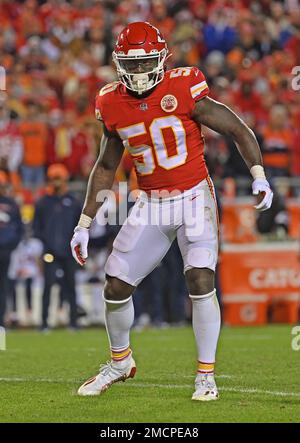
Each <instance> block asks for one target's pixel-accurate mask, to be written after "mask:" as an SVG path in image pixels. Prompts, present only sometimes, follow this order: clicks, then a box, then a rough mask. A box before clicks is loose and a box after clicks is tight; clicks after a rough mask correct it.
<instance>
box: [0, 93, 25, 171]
mask: <svg viewBox="0 0 300 443" xmlns="http://www.w3.org/2000/svg"><path fill="white" fill-rule="evenodd" d="M22 157H23V143H22V139H21V137H20V132H19V130H18V126H17V124H16V122H15V121H14V120H12V118H11V115H10V110H9V108H8V106H7V103H6V97H5V96H4V95H1V96H0V168H1V169H3V170H5V171H7V172H8V173H9V174H10V176H13V177H14V176H15V175H16V174H17V173H18V169H19V166H20V164H21V161H22Z"/></svg>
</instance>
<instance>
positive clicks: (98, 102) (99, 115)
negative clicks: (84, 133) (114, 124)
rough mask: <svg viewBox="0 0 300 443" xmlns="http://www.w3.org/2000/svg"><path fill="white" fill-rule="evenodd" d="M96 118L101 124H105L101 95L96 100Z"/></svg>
mask: <svg viewBox="0 0 300 443" xmlns="http://www.w3.org/2000/svg"><path fill="white" fill-rule="evenodd" d="M95 117H96V119H97V120H99V121H100V122H103V117H102V103H101V96H100V95H99V94H97V95H96V98H95Z"/></svg>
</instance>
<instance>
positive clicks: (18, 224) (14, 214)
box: [0, 196, 23, 258]
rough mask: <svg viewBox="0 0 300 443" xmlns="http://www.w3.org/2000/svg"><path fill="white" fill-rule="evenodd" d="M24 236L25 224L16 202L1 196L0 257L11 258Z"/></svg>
mask: <svg viewBox="0 0 300 443" xmlns="http://www.w3.org/2000/svg"><path fill="white" fill-rule="evenodd" d="M22 235H23V223H22V219H21V215H20V210H19V207H18V205H17V204H16V202H15V201H14V200H13V199H12V198H10V197H6V196H0V257H3V258H4V257H6V256H7V257H9V256H10V254H11V252H12V251H13V250H14V249H15V248H16V247H17V246H18V244H19V242H20V241H21V239H22Z"/></svg>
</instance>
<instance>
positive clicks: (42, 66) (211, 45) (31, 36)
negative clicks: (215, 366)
mask: <svg viewBox="0 0 300 443" xmlns="http://www.w3.org/2000/svg"><path fill="white" fill-rule="evenodd" d="M144 20H148V21H149V22H150V23H152V24H153V25H155V26H156V27H158V28H159V29H160V30H161V32H162V33H163V35H164V36H165V38H166V40H167V42H168V46H169V49H170V52H171V53H172V57H170V58H169V60H168V68H173V67H177V66H191V65H196V66H198V67H200V69H202V70H203V72H204V74H205V75H206V77H207V80H208V83H209V86H210V88H211V97H212V98H215V99H217V100H220V101H221V102H223V103H225V104H227V105H228V106H230V107H231V108H232V109H233V110H235V111H236V112H237V113H238V114H239V115H240V116H241V117H242V118H243V119H244V120H245V121H246V122H247V124H248V125H249V126H250V127H251V128H252V129H253V131H254V132H255V134H256V136H257V138H258V140H259V143H260V146H261V148H262V152H263V156H264V163H265V167H266V170H267V173H268V174H269V176H271V177H297V176H299V174H300V92H299V88H300V78H299V79H298V80H297V77H296V75H297V73H298V74H300V68H299V70H297V68H295V67H297V66H300V1H299V0H282V1H279V0H276V1H273V0H262V1H251V0H206V1H204V0H123V1H119V0H69V1H64V0H48V1H42V0H39V1H38V0H25V1H16V0H10V1H8V0H0V29H1V34H0V67H4V68H5V72H6V91H2V92H1V91H0V182H1V180H2V187H4V188H5V187H6V186H10V196H13V197H14V199H17V202H18V203H19V205H20V207H21V215H22V221H23V222H24V221H25V227H26V229H25V232H24V227H22V226H21V225H22V223H21V221H20V223H21V224H20V223H19V222H16V226H15V228H14V229H16V231H15V232H18V234H17V235H19V241H18V242H17V243H16V244H18V243H19V242H20V241H21V239H22V242H21V244H19V246H18V248H21V249H22V247H25V246H26V245H27V247H28V248H29V251H34V255H35V256H37V257H41V256H43V257H44V260H43V262H44V265H43V266H44V268H43V267H42V266H41V263H39V264H37V263H36V258H35V259H34V260H33V259H30V260H29V261H30V262H31V265H32V263H33V262H34V263H35V264H34V265H32V266H31V265H30V266H29V268H30V272H29V274H30V275H31V274H33V275H34V276H35V275H38V274H39V275H41V276H43V277H44V278H45V272H46V271H45V263H48V264H49V263H52V262H51V260H52V258H53V257H54V261H55V260H56V257H58V256H57V251H56V252H55V253H54V252H53V251H51V250H48V249H49V245H47V247H46V246H45V243H43V238H42V234H41V233H40V232H39V233H38V230H37V224H36V223H37V221H36V220H37V212H36V210H37V208H38V207H39V204H40V201H41V200H42V199H45V198H47V196H51V198H52V197H53V183H52V182H51V180H52V179H53V176H52V179H51V173H50V175H49V174H48V176H47V170H48V171H49V170H50V168H51V165H54V166H55V165H57V164H60V165H61V166H63V167H64V168H65V178H64V179H65V180H67V181H71V182H73V183H74V184H77V185H78V186H77V188H76V189H77V190H78V191H79V194H78V195H79V197H81V198H82V196H83V193H84V190H85V187H86V179H87V177H88V174H89V172H90V170H91V167H92V165H93V163H94V161H95V158H96V156H97V154H98V149H99V141H100V138H101V127H100V126H99V124H98V123H97V122H96V120H95V118H94V97H95V95H96V93H97V91H98V90H99V88H101V87H102V86H103V85H104V84H106V83H107V82H111V81H114V80H116V73H115V69H114V67H113V65H112V61H111V52H112V50H113V45H114V42H115V39H116V36H117V34H118V33H119V32H120V31H121V29H122V28H123V27H124V26H125V25H126V24H127V23H128V22H129V21H130V22H132V21H144ZM0 80H1V79H0ZM2 83H3V82H2ZM297 89H298V91H297ZM205 136H206V158H207V162H208V166H209V169H210V172H211V175H212V176H213V177H214V178H215V179H216V180H218V179H220V180H222V179H226V178H231V177H234V178H235V179H237V178H242V179H243V178H246V179H249V172H248V169H247V168H246V166H245V164H244V162H243V160H242V159H241V158H240V156H239V154H238V153H237V150H236V147H235V146H234V144H233V143H232V140H229V139H226V138H224V137H222V136H220V135H218V134H216V133H214V132H213V131H209V130H206V132H205ZM49 167H50V168H49ZM1 174H2V175H1ZM60 174H62V172H61V171H60ZM131 176H132V163H131V161H130V159H129V158H128V156H126V155H125V156H124V158H123V160H122V164H121V165H120V168H119V170H118V173H117V180H124V179H129V178H130V177H131ZM1 177H2V178H1ZM55 178H56V177H55ZM133 182H134V179H133ZM298 191H299V190H298ZM5 192H6V191H5ZM5 192H4V194H5ZM66 192H67V191H66ZM293 192H294V194H295V195H298V194H299V192H297V189H295V190H294V191H293ZM290 193H291V195H292V192H290ZM3 198H4V197H3ZM5 198H8V197H5ZM10 198H11V197H10ZM64 198H65V197H63V198H62V199H61V200H64ZM68 198H70V199H71V200H72V198H73V197H71V196H70V197H69V196H68V197H67V199H68ZM79 199H80V198H79ZM72 202H73V200H72ZM11 204H13V203H11ZM5 205H7V203H5V202H4V203H3V204H1V207H0V228H1V226H3V223H5V215H3V214H4V213H5ZM74 205H75V206H76V204H75V203H74ZM78 205H79V207H80V205H81V201H80V203H78ZM71 206H72V205H71ZM14 210H16V211H17V209H14ZM50 215H51V214H50ZM16 217H17V216H16ZM16 220H17V218H16ZM34 220H35V221H34ZM1 224H2V225H1ZM34 226H35V227H34ZM70 226H71V224H70ZM19 228H20V230H19ZM21 228H22V229H21ZM2 232H4V231H2ZM70 232H71V231H70ZM114 234H115V233H111V232H102V233H101V234H100V235H99V236H98V237H97V235H96V236H95V248H96V249H97V245H98V246H99V244H100V245H101V248H103V247H104V248H106V249H107V245H109V242H110V241H111V237H112V235H114ZM33 236H34V238H32V237H33ZM68 236H69V234H68V235H66V236H65V237H64V239H63V241H64V242H65V241H66V239H67V240H68V241H69V238H67V237H68ZM0 237H1V235H0ZM2 238H3V234H2ZM61 238H62V237H61ZM51 239H52V238H51ZM29 240H30V241H31V240H34V241H35V240H38V241H40V242H41V243H38V241H37V242H36V243H35V244H31V245H30V246H28V241H29ZM0 242H1V239H0ZM16 244H15V243H14V242H12V243H11V245H14V247H12V246H11V247H10V253H9V254H10V255H11V253H12V251H13V249H14V248H15V247H16ZM24 245H25V246H24ZM62 248H63V246H62ZM101 248H100V249H101ZM108 248H109V246H108ZM50 249H51V248H50ZM173 249H174V250H173V252H171V253H170V254H171V255H172V254H173V256H171V255H170V257H171V258H167V259H166V262H165V263H163V265H162V267H161V268H159V269H158V270H157V271H156V272H157V273H158V275H159V273H161V275H163V273H164V272H167V271H166V269H168V266H170V263H173V265H172V266H175V264H174V263H177V264H176V266H181V263H180V257H179V254H178V251H177V250H176V247H175V246H174V248H173ZM43 254H44V255H43ZM45 254H46V255H45ZM47 254H50V255H49V256H47ZM10 255H9V256H10ZM104 255H105V253H104ZM51 256H52V258H51ZM45 257H46V258H45ZM47 257H48V258H47ZM1 260H2V262H1V263H2V264H1V263H0V268H1V275H5V274H7V272H8V268H7V267H6V265H5V267H4V265H3V263H4V262H5V260H4V259H1V257H0V261H1ZM47 260H50V262H47ZM59 260H60V259H59ZM59 260H58V261H59ZM168 260H169V262H167V261H168ZM176 260H177V261H176ZM17 261H18V260H17V259H14V261H13V263H17ZM98 262H99V263H101V265H99V269H100V268H101V267H102V264H103V263H102V262H103V259H102V255H101V253H100V258H99V260H98V259H95V260H94V261H93V266H96V265H95V263H98ZM5 263H7V259H6V262H5ZM14 266H15V269H17V266H16V265H15V264H13V265H12V264H11V267H12V268H14ZM176 266H175V267H176ZM46 267H47V266H46ZM56 267H57V269H58V271H61V272H62V274H61V275H65V273H66V271H64V269H63V268H64V267H66V269H67V268H68V269H71V265H70V264H67V265H66V263H62V262H61V261H60V263H57V266H56ZM47 268H48V270H47V272H48V274H47V278H48V280H47V281H46V283H47V284H48V286H47V284H46V289H44V297H43V300H44V302H43V307H42V309H43V321H42V322H41V325H42V326H43V327H44V328H46V327H47V321H46V312H47V309H48V307H47V306H48V301H47V300H48V298H49V287H50V286H51V285H52V284H53V282H54V281H56V280H58V282H59V272H58V271H57V272H58V274H57V272H56V271H55V272H54V271H53V269H54V268H53V267H52V268H51V266H48V267H47ZM96 268H97V266H96V267H95V269H96ZM41 269H44V270H41ZM95 269H94V271H93V272H91V273H90V274H89V277H88V278H89V279H91V280H92V281H93V279H94V280H95V279H96V280H97V278H98V277H96V275H97V272H98V271H99V269H98V268H97V269H98V271H97V272H96V270H95ZM176 269H177V268H176ZM34 270H35V271H34ZM11 272H12V277H11V278H10V281H12V282H13V281H14V280H17V279H16V278H15V275H16V274H18V273H17V271H11ZM20 272H21V271H20ZM72 272H73V271H72ZM99 272H100V271H99ZM73 274H74V275H73V277H72V276H71V277H70V278H69V279H68V281H69V289H68V288H66V287H65V288H63V285H61V286H62V290H61V304H63V300H64V297H65V298H67V299H68V300H69V304H70V306H71V310H70V311H71V314H72V315H71V320H70V324H71V325H73V326H75V323H76V315H77V314H76V312H77V311H76V309H77V310H78V309H79V308H80V306H79V304H78V303H77V305H76V303H75V302H74V300H75V299H74V297H75V295H74V293H73V292H72V291H73V289H72V285H74V282H73V283H72V278H73V279H74V278H75V277H74V276H75V274H76V275H77V274H78V272H77V271H76V269H74V272H73ZM0 277H1V276H0ZM28 278H29V281H27V283H26V285H27V286H26V294H27V295H26V297H27V300H28V303H29V305H28V306H29V308H30V302H29V300H30V285H31V283H30V279H32V276H29V277H28ZM76 278H77V277H76ZM160 279H161V277H159V276H158V279H157V278H154V279H152V281H151V277H150V278H149V284H148V286H147V285H146V286H147V287H146V288H144V292H145V293H147V292H151V290H150V289H149V288H151V287H152V286H153V285H154V287H155V285H157V281H160ZM25 280H28V279H27V278H25ZM61 280H65V279H64V278H61ZM100 280H101V279H100ZM96 283H98V282H96ZM9 284H10V285H11V282H10V283H9ZM70 285H71V286H70ZM151 285H152V286H151ZM169 286H170V287H168V288H165V290H164V293H169V294H171V295H170V297H172V296H173V297H174V291H175V289H172V288H171V285H169ZM70 287H71V289H70ZM175 288H177V289H176V290H177V292H176V294H177V295H178V296H177V297H175V298H176V300H179V302H178V303H179V304H177V305H176V307H175V308H174V309H175V310H174V312H173V313H172V312H171V308H170V306H173V302H172V303H171V302H170V300H169V301H168V300H167V301H165V305H166V306H165V307H164V309H163V308H162V306H161V307H159V305H156V308H155V309H154V311H153V312H152V313H149V309H148V308H147V307H145V306H144V307H143V306H137V310H138V311H139V312H140V313H141V314H143V312H144V311H147V312H148V316H150V320H149V318H148V321H153V322H158V323H164V322H166V321H174V322H181V321H183V320H184V319H185V318H186V316H187V315H188V314H187V313H186V307H185V308H184V309H183V307H182V306H183V304H184V297H185V289H184V284H183V281H182V280H180V281H179V282H177V284H176V285H175ZM141 290H143V287H142V289H141ZM47 291H48V292H47ZM159 291H161V288H160V289H158V288H156V289H155V290H153V291H152V292H155V293H159ZM10 293H11V294H14V285H13V284H12V285H11V289H10ZM172 294H173V295H172ZM14 297H15V296H14V295H12V300H14ZM144 299H145V300H146V299H147V297H146V296H145V297H144ZM157 299H158V301H157V303H162V301H161V300H162V298H161V297H157ZM159 300H160V301H159ZM13 304H14V301H13ZM0 305H1V303H0ZM168 306H169V308H168ZM1 309H2V310H3V307H2V308H1V306H0V311H1ZM29 310H30V309H29ZM79 310H80V309H79ZM75 311H76V312H75ZM163 312H165V314H164V315H162V313H163ZM159 313H160V314H159ZM151 316H152V317H151Z"/></svg>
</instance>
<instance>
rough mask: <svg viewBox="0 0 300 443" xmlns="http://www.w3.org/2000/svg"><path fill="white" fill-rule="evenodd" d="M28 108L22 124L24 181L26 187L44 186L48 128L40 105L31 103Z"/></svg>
mask: <svg viewBox="0 0 300 443" xmlns="http://www.w3.org/2000/svg"><path fill="white" fill-rule="evenodd" d="M26 108H27V115H26V118H25V119H24V121H23V122H22V123H21V124H20V133H21V136H22V139H23V146H24V157H23V162H22V168H21V173H22V180H23V184H24V186H26V187H32V186H42V185H43V183H44V182H45V164H46V146H47V127H46V124H45V123H44V122H43V121H42V114H41V113H42V109H41V106H40V105H39V104H38V103H36V102H34V101H29V102H28V103H27V107H26Z"/></svg>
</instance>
